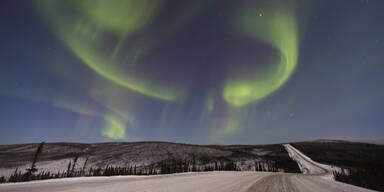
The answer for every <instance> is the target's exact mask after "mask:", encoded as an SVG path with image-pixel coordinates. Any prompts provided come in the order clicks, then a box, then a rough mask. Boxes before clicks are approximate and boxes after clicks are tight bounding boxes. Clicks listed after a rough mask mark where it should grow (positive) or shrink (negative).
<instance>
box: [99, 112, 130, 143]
mask: <svg viewBox="0 0 384 192" xmlns="http://www.w3.org/2000/svg"><path fill="white" fill-rule="evenodd" d="M104 118H105V127H104V129H103V136H106V137H110V138H113V139H122V138H124V137H125V124H124V121H122V120H121V119H119V118H116V117H115V116H112V115H106V116H105V117H104Z"/></svg>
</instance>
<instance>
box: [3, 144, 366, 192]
mask: <svg viewBox="0 0 384 192" xmlns="http://www.w3.org/2000/svg"><path fill="white" fill-rule="evenodd" d="M285 147H286V149H287V151H288V152H289V154H290V156H291V157H292V158H293V159H294V160H295V161H297V162H299V165H300V168H301V169H302V170H306V174H293V173H269V172H201V173H181V174H172V175H159V176H116V177H83V178H66V179H52V180H46V181H33V182H26V183H13V184H12V183H10V184H1V185H0V192H21V191H28V192H51V191H56V192H77V191H79V192H80V191H81V192H120V191H121V192H122V191H124V192H130V191H142V192H144V191H153V192H165V191H167V192H181V191H182V192H192V191H198V192H215V191H217V192H232V191H236V192H253V191H256V192H264V191H265V192H267V191H268V192H273V191H282V192H290V191H292V192H296V191H297V192H310V191H316V192H326V191H345V192H364V191H371V190H368V189H364V188H360V187H356V186H352V185H348V184H344V183H340V182H336V181H333V180H332V179H330V178H329V177H324V176H325V175H328V174H329V172H330V171H331V169H333V167H331V166H328V165H323V164H319V163H317V162H314V161H312V160H311V159H310V158H308V157H306V156H305V155H304V154H302V153H301V152H300V151H298V150H297V149H295V148H293V147H292V146H290V145H285Z"/></svg>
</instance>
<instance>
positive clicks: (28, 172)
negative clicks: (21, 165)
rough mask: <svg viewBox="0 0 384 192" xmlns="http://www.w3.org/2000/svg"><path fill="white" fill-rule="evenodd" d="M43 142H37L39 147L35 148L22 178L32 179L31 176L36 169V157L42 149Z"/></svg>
mask: <svg viewBox="0 0 384 192" xmlns="http://www.w3.org/2000/svg"><path fill="white" fill-rule="evenodd" d="M43 146H44V142H41V143H40V144H39V147H38V148H37V150H36V152H35V155H34V156H33V160H32V164H31V167H30V168H28V169H27V172H26V173H25V174H24V178H23V180H25V181H29V180H31V179H32V176H33V175H34V174H35V173H36V172H37V171H38V170H37V168H36V162H37V158H38V157H39V155H40V153H41V152H42V151H43Z"/></svg>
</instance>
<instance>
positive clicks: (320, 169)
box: [284, 144, 341, 179]
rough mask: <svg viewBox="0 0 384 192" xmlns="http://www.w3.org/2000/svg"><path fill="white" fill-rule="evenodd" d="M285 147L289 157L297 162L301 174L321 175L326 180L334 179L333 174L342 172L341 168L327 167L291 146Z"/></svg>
mask: <svg viewBox="0 0 384 192" xmlns="http://www.w3.org/2000/svg"><path fill="white" fill-rule="evenodd" d="M284 147H285V149H286V150H287V152H288V154H289V156H290V157H291V158H292V159H293V160H294V161H296V162H297V164H298V165H299V168H300V170H301V172H302V173H304V174H315V175H321V176H323V177H324V178H328V179H333V174H332V172H333V171H337V172H340V171H341V169H340V168H339V167H335V166H330V165H325V164H321V163H318V162H315V161H313V160H312V159H311V158H309V157H308V156H306V155H305V154H303V153H302V152H300V151H299V150H298V149H296V148H294V147H293V146H292V145H290V144H284Z"/></svg>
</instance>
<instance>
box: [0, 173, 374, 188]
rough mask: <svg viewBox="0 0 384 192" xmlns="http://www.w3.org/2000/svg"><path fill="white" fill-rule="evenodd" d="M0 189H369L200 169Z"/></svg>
mask: <svg viewBox="0 0 384 192" xmlns="http://www.w3.org/2000/svg"><path fill="white" fill-rule="evenodd" d="M0 191H7V192H17V191H20V192H21V191H29V192H51V191H56V192H70V191H71V192H75V191H79V192H80V191H81V192H105V191H109V192H119V191H124V192H127V191H153V192H162V191H169V192H180V191H183V192H188V191H199V192H204V191H212V192H214V191H218V192H229V191H236V192H243V191H244V192H248V191H261V192H263V191H303V192H308V191H316V192H323V191H324V192H325V191H348V192H358V191H361V192H363V191H370V190H368V189H364V188H360V187H355V186H352V185H348V184H344V183H340V182H335V181H331V180H327V179H324V178H322V177H320V176H313V175H303V174H292V173H269V172H204V173H203V172H202V173H187V174H185V173H184V174H172V175H161V176H115V177H88V178H84V177H83V178H70V179H53V180H47V181H33V182H27V183H15V184H12V183H11V184H2V185H0Z"/></svg>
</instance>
